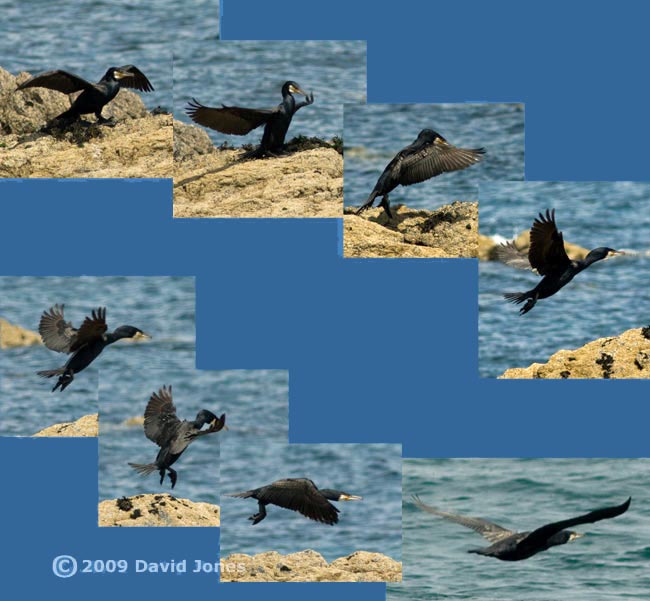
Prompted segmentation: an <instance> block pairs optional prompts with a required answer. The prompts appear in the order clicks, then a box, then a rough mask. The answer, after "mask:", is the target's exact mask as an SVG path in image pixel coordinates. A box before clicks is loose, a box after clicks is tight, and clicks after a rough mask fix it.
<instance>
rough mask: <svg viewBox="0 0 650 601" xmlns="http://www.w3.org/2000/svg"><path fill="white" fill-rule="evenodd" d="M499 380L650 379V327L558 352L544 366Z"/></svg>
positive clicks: (514, 371) (512, 372)
mask: <svg viewBox="0 0 650 601" xmlns="http://www.w3.org/2000/svg"><path fill="white" fill-rule="evenodd" d="M499 377H500V378H503V379H520V378H605V379H608V378H650V326H649V327H646V328H636V329H633V330H627V331H626V332H623V333H622V334H620V335H619V336H614V337H611V338H599V339H598V340H594V341H593V342H589V343H587V344H585V345H584V346H583V347H581V348H579V349H575V350H570V351H568V350H560V351H558V352H557V353H555V354H553V355H552V356H551V357H550V358H549V360H548V362H546V363H533V364H532V365H530V366H529V367H515V368H512V369H508V370H506V371H505V372H504V373H503V374H502V375H501V376H499Z"/></svg>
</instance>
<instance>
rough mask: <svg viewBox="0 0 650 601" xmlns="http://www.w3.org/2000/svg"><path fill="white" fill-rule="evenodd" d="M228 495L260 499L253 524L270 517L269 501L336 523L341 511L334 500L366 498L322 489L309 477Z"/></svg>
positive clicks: (305, 514) (280, 481) (320, 519)
mask: <svg viewBox="0 0 650 601" xmlns="http://www.w3.org/2000/svg"><path fill="white" fill-rule="evenodd" d="M226 496H227V497H237V498H239V499H257V502H258V507H259V511H258V513H256V514H254V515H252V516H250V517H249V518H248V519H249V520H251V521H252V522H253V524H252V525H253V526H254V525H255V524H259V523H260V522H261V521H262V520H263V519H264V518H265V517H266V506H267V505H269V504H271V505H277V506H278V507H284V508H285V509H291V510H292V511H298V512H300V513H302V515H304V516H305V517H308V518H309V519H310V520H314V521H316V522H322V523H323V524H329V525H333V524H336V523H337V522H338V521H339V516H338V513H339V510H338V509H337V508H336V507H334V505H332V504H331V503H330V501H360V500H361V499H362V498H363V497H358V496H356V495H351V494H349V493H346V492H342V491H340V490H333V489H330V488H324V489H321V490H319V489H318V488H317V487H316V485H315V484H314V483H313V482H312V481H311V480H309V479H308V478H287V479H286V480H277V481H276V482H273V484H267V485H266V486H262V487H261V488H255V489H253V490H247V491H244V492H237V493H231V494H228V495H226ZM328 499H329V500H328Z"/></svg>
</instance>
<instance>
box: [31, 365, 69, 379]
mask: <svg viewBox="0 0 650 601" xmlns="http://www.w3.org/2000/svg"><path fill="white" fill-rule="evenodd" d="M64 373H65V369H63V368H62V367H60V368H59V369H45V370H43V371H37V372H36V375H38V376H41V378H52V377H53V376H62V375H63V374H64Z"/></svg>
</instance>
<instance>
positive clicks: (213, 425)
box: [210, 419, 228, 430]
mask: <svg viewBox="0 0 650 601" xmlns="http://www.w3.org/2000/svg"><path fill="white" fill-rule="evenodd" d="M218 422H219V420H218V419H213V420H212V421H211V422H210V429H212V428H216V427H217V425H218ZM220 429H221V430H228V426H226V424H224V425H223V426H221V428H220Z"/></svg>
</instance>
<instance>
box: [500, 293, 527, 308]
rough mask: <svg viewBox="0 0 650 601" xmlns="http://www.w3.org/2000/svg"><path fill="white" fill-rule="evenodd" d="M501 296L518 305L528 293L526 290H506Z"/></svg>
mask: <svg viewBox="0 0 650 601" xmlns="http://www.w3.org/2000/svg"><path fill="white" fill-rule="evenodd" d="M503 298H505V299H506V300H507V301H508V302H510V303H514V304H515V305H519V304H521V303H523V302H524V301H525V300H526V299H527V298H528V293H527V292H506V293H505V294H504V295H503Z"/></svg>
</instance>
